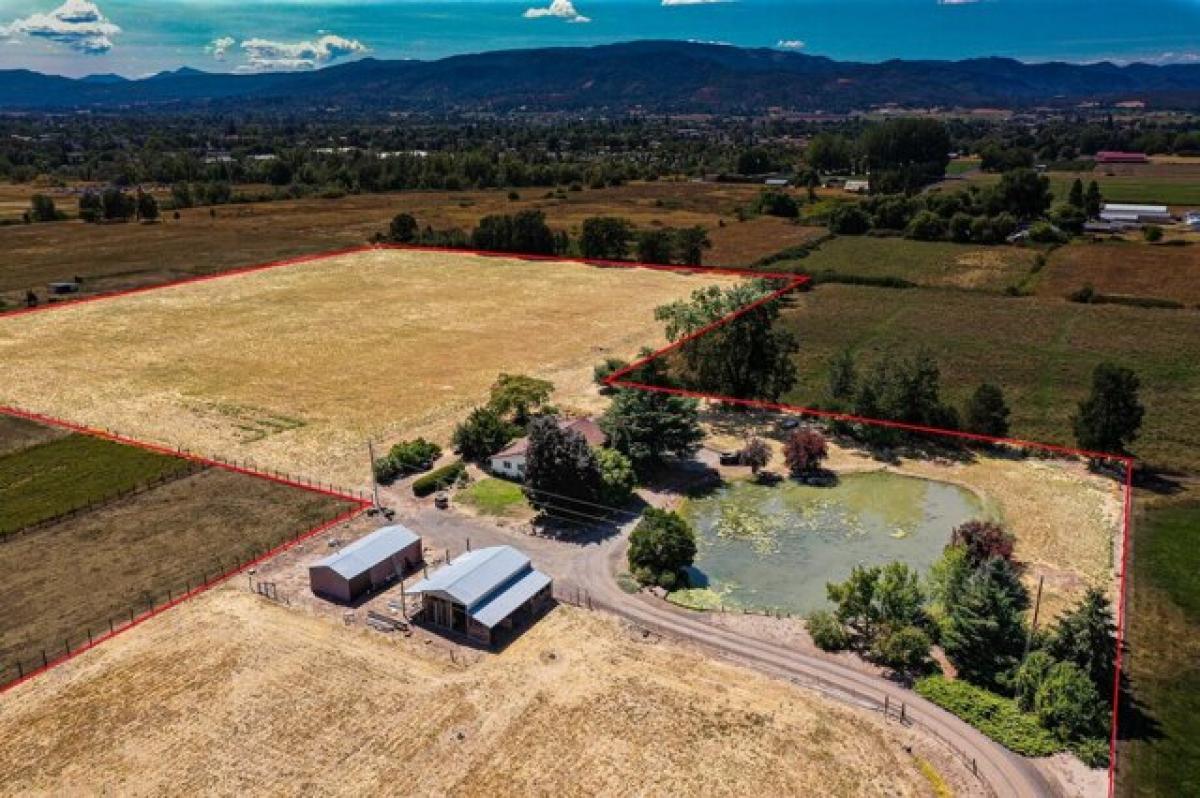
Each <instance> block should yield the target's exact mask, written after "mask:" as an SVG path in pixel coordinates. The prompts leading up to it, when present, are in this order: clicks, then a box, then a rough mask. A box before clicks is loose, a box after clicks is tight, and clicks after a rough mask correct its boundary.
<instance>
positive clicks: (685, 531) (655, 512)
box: [627, 507, 696, 590]
mask: <svg viewBox="0 0 1200 798" xmlns="http://www.w3.org/2000/svg"><path fill="white" fill-rule="evenodd" d="M627 558H628V560H629V570H630V572H631V573H632V574H633V578H634V579H636V580H637V581H638V582H639V583H641V584H643V585H657V586H659V587H662V588H664V589H666V590H675V589H678V588H681V587H686V586H687V584H688V581H687V571H686V570H685V569H686V568H687V567H688V566H689V565H691V564H692V562H693V560H695V558H696V533H695V530H693V529H692V527H691V525H690V524H688V522H687V521H686V520H685V519H684V518H683V516H681V515H679V513H676V512H673V511H670V510H660V509H658V508H657V507H648V508H647V509H646V511H645V512H644V513H643V514H642V518H641V520H640V521H638V524H637V526H636V527H634V529H633V532H631V533H630V534H629V552H628V555H627Z"/></svg>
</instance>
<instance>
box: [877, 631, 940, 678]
mask: <svg viewBox="0 0 1200 798" xmlns="http://www.w3.org/2000/svg"><path fill="white" fill-rule="evenodd" d="M931 645H932V643H931V642H930V640H929V635H927V634H925V632H924V631H923V630H921V629H918V628H917V627H915V626H902V627H900V628H899V629H896V630H894V631H892V630H888V631H885V632H884V633H883V634H881V635H880V636H879V638H878V639H877V640H876V641H875V645H874V646H873V647H872V650H871V654H872V656H873V657H874V658H875V659H876V660H877V661H878V662H880V663H881V664H883V665H886V666H888V667H889V668H892V669H893V670H895V671H897V672H898V673H903V674H914V673H919V672H921V671H923V670H925V669H926V668H928V667H929V647H930V646H931Z"/></svg>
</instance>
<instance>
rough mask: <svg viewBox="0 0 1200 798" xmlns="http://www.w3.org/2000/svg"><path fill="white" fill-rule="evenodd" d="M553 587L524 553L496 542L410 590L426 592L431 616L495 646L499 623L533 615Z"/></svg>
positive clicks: (426, 608)
mask: <svg viewBox="0 0 1200 798" xmlns="http://www.w3.org/2000/svg"><path fill="white" fill-rule="evenodd" d="M550 586H551V579H550V577H549V576H547V575H546V574H544V573H542V572H541V571H538V570H536V569H534V567H533V564H532V563H531V562H530V560H529V558H528V557H527V556H525V555H524V554H522V553H521V552H520V551H518V550H516V549H514V548H513V547H512V546H492V547H489V548H485V549H476V550H475V551H469V552H467V553H465V554H463V555H461V556H459V557H458V558H457V559H455V560H453V561H451V562H450V563H449V564H448V565H446V567H444V568H442V569H441V570H440V571H437V572H436V573H434V574H433V575H432V576H430V577H428V578H426V579H422V580H421V581H420V582H418V583H417V584H415V585H413V586H412V588H410V590H409V592H410V593H420V594H421V596H422V613H423V615H424V617H425V620H427V621H429V622H430V623H432V624H434V625H435V626H441V627H445V628H448V629H451V630H453V631H457V632H462V633H464V634H466V635H468V636H469V637H471V638H472V639H475V640H477V641H480V642H483V643H487V644H489V645H490V644H491V643H493V642H494V640H495V638H494V637H493V630H495V629H496V628H497V627H502V628H505V629H508V628H512V627H513V626H514V617H515V616H517V615H522V614H524V615H527V616H528V617H530V618H532V617H533V615H534V614H535V613H536V611H537V610H538V609H540V607H541V606H542V605H543V604H544V603H545V601H546V600H548V599H549V595H550ZM522 611H524V612H522Z"/></svg>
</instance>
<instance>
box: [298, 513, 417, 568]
mask: <svg viewBox="0 0 1200 798" xmlns="http://www.w3.org/2000/svg"><path fill="white" fill-rule="evenodd" d="M420 540H421V538H420V537H418V536H417V534H416V533H415V532H413V531H412V530H411V529H409V528H408V527H406V526H402V525H400V524H393V525H392V526H385V527H380V528H379V529H376V530H375V531H374V532H372V533H371V534H369V535H367V536H365V537H362V538H359V539H358V540H356V541H354V542H353V543H351V544H349V545H347V546H344V547H343V548H341V549H339V550H338V551H335V552H334V553H333V554H330V555H329V556H328V557H326V558H324V559H323V560H320V561H318V562H316V563H314V564H313V565H312V566H310V568H329V569H330V570H332V571H333V572H334V573H336V574H337V575H338V576H340V577H342V578H343V579H353V578H354V577H356V576H358V575H359V574H364V573H366V572H367V571H369V570H371V568H373V567H375V566H376V565H378V564H379V563H381V562H383V561H384V560H386V559H388V558H389V557H394V556H395V555H397V554H399V553H400V552H402V551H404V550H405V549H406V548H408V547H409V546H411V545H412V544H414V543H417V542H418V541H420Z"/></svg>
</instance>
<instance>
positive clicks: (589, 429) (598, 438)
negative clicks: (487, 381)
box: [492, 418, 608, 457]
mask: <svg viewBox="0 0 1200 798" xmlns="http://www.w3.org/2000/svg"><path fill="white" fill-rule="evenodd" d="M558 426H559V429H563V430H570V431H571V432H578V433H579V434H580V435H582V436H583V439H584V440H585V441H587V442H588V446H603V445H604V442H605V441H607V440H608V436H607V435H605V434H604V430H602V429H600V425H599V424H597V423H596V422H595V421H593V420H592V419H590V418H560V419H559V420H558ZM527 451H529V438H528V437H525V438H518V439H517V440H515V441H513V442H512V443H510V444H509V445H508V446H506V447H504V449H502V450H501V451H499V452H497V453H496V454H494V455H492V457H516V456H518V455H522V454H525V453H526V452H527Z"/></svg>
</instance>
